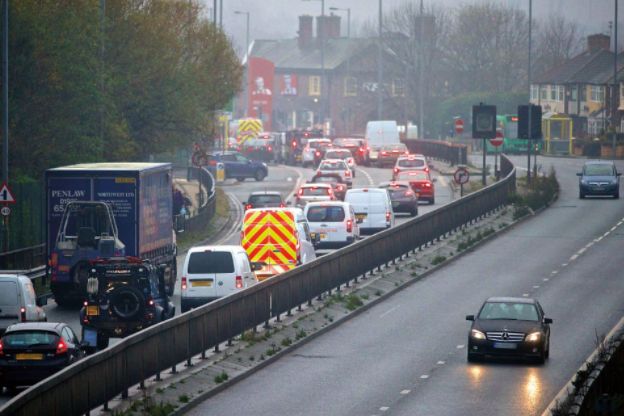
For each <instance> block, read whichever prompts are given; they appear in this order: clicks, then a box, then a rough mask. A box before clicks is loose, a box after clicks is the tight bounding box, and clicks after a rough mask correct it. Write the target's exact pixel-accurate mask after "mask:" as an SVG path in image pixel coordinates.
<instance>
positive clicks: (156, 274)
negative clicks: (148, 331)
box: [80, 257, 175, 350]
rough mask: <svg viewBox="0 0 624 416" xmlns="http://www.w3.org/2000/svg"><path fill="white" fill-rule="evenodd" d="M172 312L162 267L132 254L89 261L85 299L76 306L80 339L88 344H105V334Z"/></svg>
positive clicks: (152, 321)
mask: <svg viewBox="0 0 624 416" xmlns="http://www.w3.org/2000/svg"><path fill="white" fill-rule="evenodd" d="M174 314H175V306H174V305H173V303H171V302H170V301H169V297H168V296H167V291H166V288H165V280H164V267H161V266H156V265H153V264H151V263H149V262H144V261H142V260H141V259H139V258H136V257H116V258H109V259H104V260H95V261H93V262H92V265H91V269H90V270H89V279H88V280H87V300H85V302H84V306H83V308H82V309H81V310H80V324H81V325H82V339H83V340H85V341H87V342H88V344H89V346H90V347H91V348H94V347H95V348H97V349H98V350H99V349H103V348H106V347H108V340H109V338H111V337H125V336H127V335H131V334H133V333H135V332H137V331H140V330H141V329H144V328H147V327H148V326H151V325H153V324H155V323H158V322H161V321H164V320H166V319H169V318H171V317H173V315H174Z"/></svg>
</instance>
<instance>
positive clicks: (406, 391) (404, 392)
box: [401, 390, 411, 395]
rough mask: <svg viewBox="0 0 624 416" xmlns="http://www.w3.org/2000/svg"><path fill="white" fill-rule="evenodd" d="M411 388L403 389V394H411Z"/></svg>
mask: <svg viewBox="0 0 624 416" xmlns="http://www.w3.org/2000/svg"><path fill="white" fill-rule="evenodd" d="M410 392H411V390H401V394H403V395H406V394H410Z"/></svg>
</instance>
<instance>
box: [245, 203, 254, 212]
mask: <svg viewBox="0 0 624 416" xmlns="http://www.w3.org/2000/svg"><path fill="white" fill-rule="evenodd" d="M252 208H253V205H251V204H247V205H245V211H247V210H248V209H252Z"/></svg>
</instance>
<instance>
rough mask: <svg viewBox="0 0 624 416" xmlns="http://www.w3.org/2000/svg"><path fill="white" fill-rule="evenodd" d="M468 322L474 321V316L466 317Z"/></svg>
mask: <svg viewBox="0 0 624 416" xmlns="http://www.w3.org/2000/svg"><path fill="white" fill-rule="evenodd" d="M466 320H467V321H474V315H466Z"/></svg>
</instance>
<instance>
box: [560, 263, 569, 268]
mask: <svg viewBox="0 0 624 416" xmlns="http://www.w3.org/2000/svg"><path fill="white" fill-rule="evenodd" d="M568 264H569V263H562V264H561V267H566V266H567V265H568Z"/></svg>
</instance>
